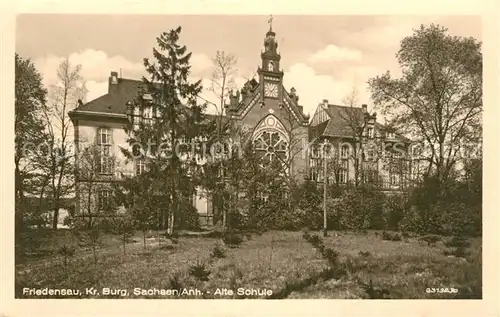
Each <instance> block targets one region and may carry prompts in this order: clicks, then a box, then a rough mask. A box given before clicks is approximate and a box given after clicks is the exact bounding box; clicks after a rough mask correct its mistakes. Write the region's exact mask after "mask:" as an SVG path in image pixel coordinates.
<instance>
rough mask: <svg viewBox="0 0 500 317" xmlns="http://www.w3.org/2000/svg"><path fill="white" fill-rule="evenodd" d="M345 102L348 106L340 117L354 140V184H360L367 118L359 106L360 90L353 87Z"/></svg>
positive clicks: (352, 152)
mask: <svg viewBox="0 0 500 317" xmlns="http://www.w3.org/2000/svg"><path fill="white" fill-rule="evenodd" d="M343 103H344V104H345V105H346V107H343V108H342V109H341V111H340V117H341V118H342V120H343V121H344V122H345V123H346V125H347V126H348V129H349V133H350V135H349V137H350V139H351V142H352V144H351V145H352V151H350V153H349V157H350V158H351V159H352V161H353V164H354V185H355V186H358V185H359V184H360V183H361V182H362V177H363V176H362V174H363V161H362V157H363V152H364V144H365V139H366V138H365V133H366V126H367V120H365V117H364V114H363V113H362V112H361V111H360V108H359V107H358V91H357V89H356V88H353V89H352V91H351V93H350V94H349V95H348V96H346V98H344V100H343Z"/></svg>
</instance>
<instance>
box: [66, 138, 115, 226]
mask: <svg viewBox="0 0 500 317" xmlns="http://www.w3.org/2000/svg"><path fill="white" fill-rule="evenodd" d="M102 151H103V150H102V148H100V147H99V146H97V145H91V146H88V147H86V148H84V149H82V150H81V152H79V154H78V158H77V159H78V168H77V171H76V175H77V176H76V177H77V178H78V188H77V190H78V192H79V193H80V202H79V203H80V210H81V211H83V212H82V215H81V216H82V217H83V218H87V219H88V222H87V225H88V227H89V228H90V227H92V226H93V218H94V217H95V216H97V211H98V210H99V206H98V205H99V201H98V199H99V197H97V195H98V192H97V191H98V189H99V184H100V183H101V182H100V181H101V180H102V179H101V177H100V175H99V174H100V172H101V170H102V167H103V165H104V164H105V165H107V166H109V169H110V170H113V167H114V166H115V165H116V159H115V157H114V156H103V152H102ZM110 191H111V188H110Z"/></svg>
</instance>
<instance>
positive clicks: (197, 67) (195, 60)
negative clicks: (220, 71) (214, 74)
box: [190, 53, 213, 75]
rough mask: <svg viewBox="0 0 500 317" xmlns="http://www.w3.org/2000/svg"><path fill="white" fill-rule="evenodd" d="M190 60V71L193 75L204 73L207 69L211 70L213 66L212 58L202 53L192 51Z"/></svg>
mask: <svg viewBox="0 0 500 317" xmlns="http://www.w3.org/2000/svg"><path fill="white" fill-rule="evenodd" d="M190 62H191V73H192V74H193V75H197V74H200V73H204V72H205V71H207V70H211V69H212V67H213V62H212V59H211V58H210V57H208V56H207V55H206V54H203V53H193V55H191V60H190Z"/></svg>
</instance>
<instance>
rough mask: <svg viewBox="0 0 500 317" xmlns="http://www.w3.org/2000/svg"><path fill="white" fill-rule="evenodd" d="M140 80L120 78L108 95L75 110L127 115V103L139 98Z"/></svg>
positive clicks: (111, 87)
mask: <svg viewBox="0 0 500 317" xmlns="http://www.w3.org/2000/svg"><path fill="white" fill-rule="evenodd" d="M141 84H143V83H142V81H140V80H133V79H125V78H119V79H118V83H117V84H114V85H113V84H110V87H109V90H108V93H107V94H105V95H104V96H101V97H99V98H97V99H94V100H92V101H90V102H87V103H86V104H83V105H82V106H80V107H77V108H76V109H75V112H78V111H90V112H103V113H111V114H125V113H126V103H127V101H132V100H134V99H135V98H136V97H137V93H138V91H139V87H140V85H141Z"/></svg>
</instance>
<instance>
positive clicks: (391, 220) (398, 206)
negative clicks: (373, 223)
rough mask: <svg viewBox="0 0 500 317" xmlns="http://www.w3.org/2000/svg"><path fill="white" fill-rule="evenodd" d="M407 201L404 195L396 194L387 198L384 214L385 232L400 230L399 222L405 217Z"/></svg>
mask: <svg viewBox="0 0 500 317" xmlns="http://www.w3.org/2000/svg"><path fill="white" fill-rule="evenodd" d="M407 201H408V197H406V195H403V194H394V195H389V196H387V197H386V199H385V201H384V204H383V212H382V218H383V222H384V225H383V226H384V229H385V230H398V228H399V222H400V221H401V220H402V219H403V216H404V212H405V209H406V205H407Z"/></svg>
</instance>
